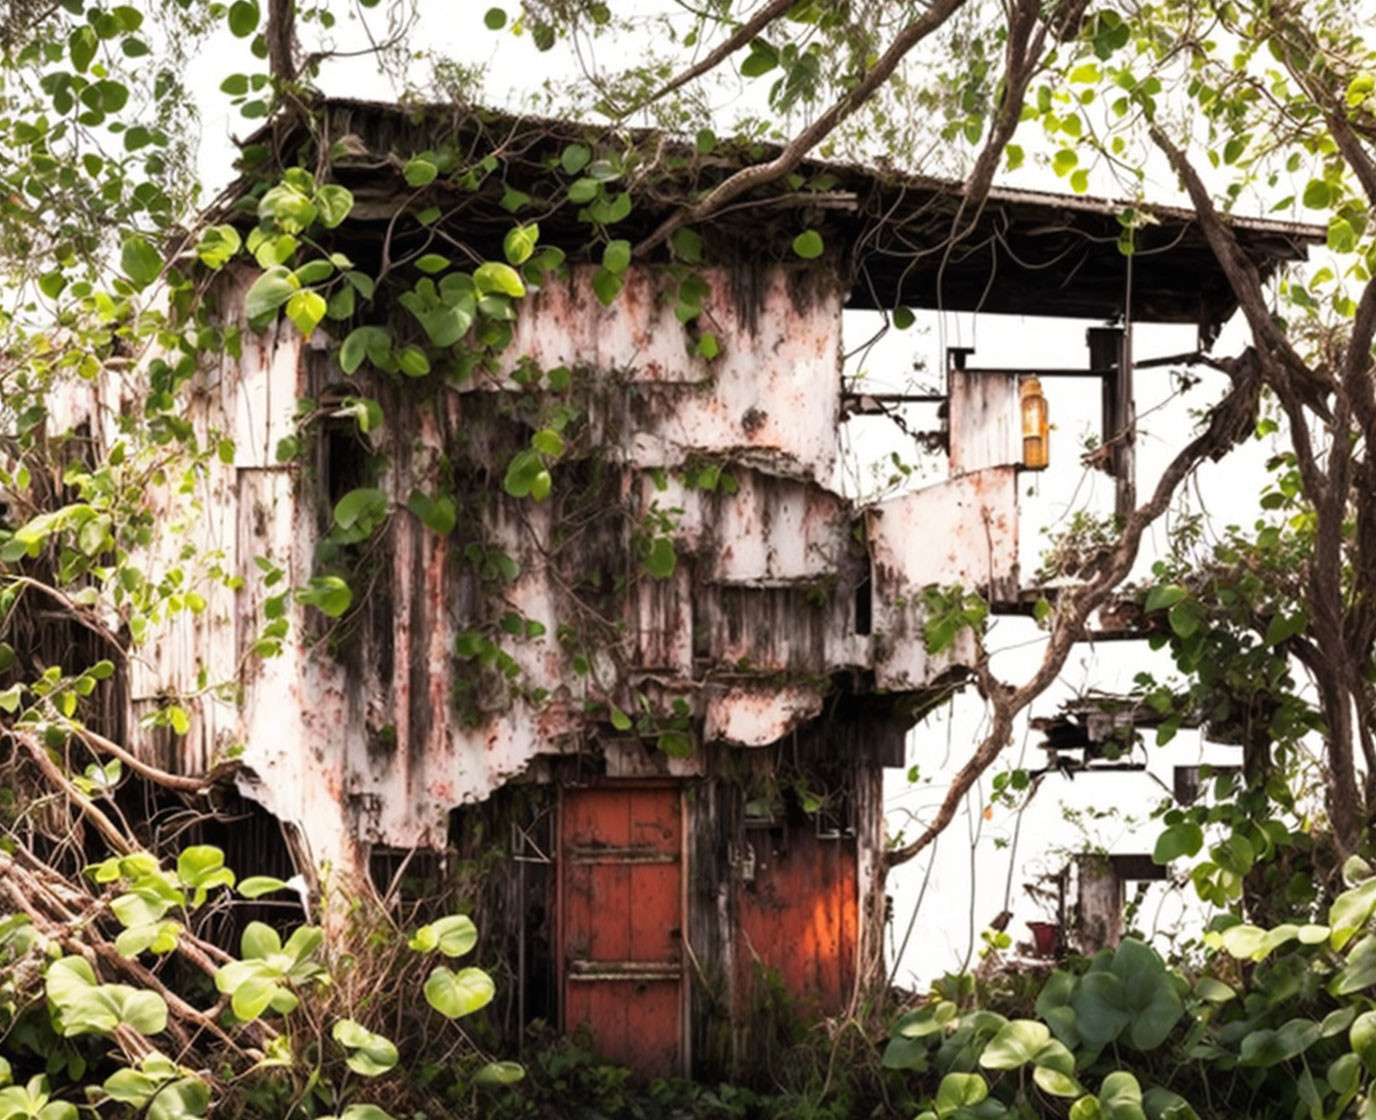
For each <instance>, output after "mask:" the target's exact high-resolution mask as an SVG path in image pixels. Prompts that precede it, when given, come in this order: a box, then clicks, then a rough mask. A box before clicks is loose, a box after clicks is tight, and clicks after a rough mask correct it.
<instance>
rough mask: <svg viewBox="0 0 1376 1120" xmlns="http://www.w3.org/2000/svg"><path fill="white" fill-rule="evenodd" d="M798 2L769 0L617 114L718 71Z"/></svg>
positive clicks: (626, 114) (625, 114) (625, 113)
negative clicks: (670, 77) (693, 60)
mask: <svg viewBox="0 0 1376 1120" xmlns="http://www.w3.org/2000/svg"><path fill="white" fill-rule="evenodd" d="M796 2H797V0H770V3H768V4H766V5H765V6H764V7H763V8H761V9H760V10H759V11H758V12H756V13H755V14H754V15H753V16H751V17H750V18H749V19H748V20H746V22H745V23H743V24H741V25H740V27H738V28H737V29H736V30H735V32H733V33H732V34H731V35H730V36H729V37H728V38H727V39H726V40H725V41H723V42H722V43H721V44H720V45H719V46H718V47H717V48H716V49H715V50H713V51H712V52H711V54H709V55H708V56H707V57H706V58H704V59H703V60H702V61H701V62H697V63H694V64H693V65H692V66H690V67H689V68H688V69H687V70H685V71H683V73H681V74H679V75H678V77H676V78H674V79H673V80H672V81H670V82H667V83H666V84H665V85H662V86H660V87H659V89H657V90H655V91H654V93H652V94H650V95H649V96H648V97H645V98H643V99H642V100H640V101H638V102H637V103H636V104H634V105H632V106H631V107H630V108H629V109H626V110H624V111H623V112H620V113H618V114H617V117H618V118H625V117H629V116H630V115H631V114H632V113H638V112H640V110H642V109H645V108H647V107H649V106H650V105H653V104H654V103H655V102H656V101H658V100H659V99H660V98H662V97H667V96H668V95H669V94H671V93H673V92H674V90H676V89H681V88H682V87H683V86H686V85H687V84H688V83H689V82H693V81H696V80H697V79H698V78H701V77H702V76H703V75H704V74H706V73H708V72H710V71H712V70H715V69H716V68H717V67H718V66H720V65H721V64H722V63H723V62H725V61H726V60H727V59H728V58H730V57H731V56H732V55H733V54H735V52H736V51H738V50H740V49H741V47H743V46H745V44H746V43H748V42H750V40H751V39H753V38H755V36H757V35H758V34H759V33H760V32H761V31H763V30H764V29H765V28H766V27H768V26H769V25H770V24H771V23H773V22H774V21H775V20H776V19H778V18H779V17H780V16H781V15H783V14H784V13H785V12H786V11H788V9H789V8H791V7H793V5H794V4H795V3H796Z"/></svg>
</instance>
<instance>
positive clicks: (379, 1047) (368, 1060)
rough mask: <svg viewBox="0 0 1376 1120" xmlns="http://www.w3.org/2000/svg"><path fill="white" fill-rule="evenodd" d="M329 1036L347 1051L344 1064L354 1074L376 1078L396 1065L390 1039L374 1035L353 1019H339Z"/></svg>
mask: <svg viewBox="0 0 1376 1120" xmlns="http://www.w3.org/2000/svg"><path fill="white" fill-rule="evenodd" d="M330 1036H331V1037H332V1038H333V1039H334V1040H335V1041H336V1042H337V1043H339V1045H340V1046H342V1047H344V1049H345V1050H347V1051H348V1057H347V1058H345V1059H344V1060H345V1062H346V1063H347V1064H348V1066H349V1068H350V1069H351V1070H353V1071H354V1072H355V1073H361V1074H362V1075H363V1076H364V1077H377V1076H378V1075H379V1074H383V1073H386V1072H387V1071H388V1070H389V1069H391V1068H392V1067H393V1066H394V1065H396V1064H397V1057H398V1055H397V1048H396V1047H395V1046H394V1045H393V1044H392V1041H391V1039H389V1038H384V1037H383V1036H382V1035H380V1034H374V1033H373V1032H372V1031H370V1030H369V1029H368V1028H367V1027H365V1026H364V1025H363V1024H362V1023H359V1022H357V1021H356V1020H354V1019H340V1020H339V1021H338V1022H336V1023H335V1025H334V1027H333V1029H332V1030H331V1031H330Z"/></svg>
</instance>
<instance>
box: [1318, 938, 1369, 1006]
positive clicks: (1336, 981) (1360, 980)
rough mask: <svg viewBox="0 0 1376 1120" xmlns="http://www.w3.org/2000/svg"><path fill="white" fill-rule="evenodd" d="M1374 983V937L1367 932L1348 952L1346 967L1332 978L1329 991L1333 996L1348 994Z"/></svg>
mask: <svg viewBox="0 0 1376 1120" xmlns="http://www.w3.org/2000/svg"><path fill="white" fill-rule="evenodd" d="M1373 984H1376V937H1373V936H1372V935H1370V934H1368V935H1367V936H1366V937H1363V938H1362V939H1361V940H1360V941H1358V942H1357V944H1356V946H1355V947H1354V948H1353V950H1352V952H1351V953H1349V954H1348V958H1347V967H1346V968H1344V969H1343V970H1342V971H1341V972H1340V973H1338V975H1337V976H1335V977H1334V978H1333V981H1332V983H1331V984H1330V985H1329V991H1331V992H1332V993H1333V994H1334V995H1335V996H1345V995H1350V994H1351V993H1353V992H1360V991H1361V990H1362V989H1363V988H1369V987H1371V986H1372V985H1373Z"/></svg>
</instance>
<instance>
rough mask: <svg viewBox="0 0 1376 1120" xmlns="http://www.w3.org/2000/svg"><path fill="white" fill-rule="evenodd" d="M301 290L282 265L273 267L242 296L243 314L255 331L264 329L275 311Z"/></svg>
mask: <svg viewBox="0 0 1376 1120" xmlns="http://www.w3.org/2000/svg"><path fill="white" fill-rule="evenodd" d="M300 288H301V282H300V281H299V280H297V279H296V277H295V276H293V275H292V273H291V271H290V270H289V269H287V268H284V267H283V266H282V265H273V267H272V268H270V269H268V270H267V271H266V272H264V273H263V275H261V276H260V277H258V279H257V280H255V281H254V282H253V286H252V287H250V288H249V290H248V292H247V293H245V295H244V314H245V315H246V316H247V317H248V321H249V325H250V326H251V327H254V328H255V329H257V328H260V327H264V326H266V325H267V324H268V322H269V321H270V320H271V319H272V317H273V316H274V315H276V314H277V309H278V308H279V307H281V306H282V305H283V304H284V303H286V302H287V300H289V299H291V297H292V296H294V295H295V294H296V293H297V292H298V291H299V290H300Z"/></svg>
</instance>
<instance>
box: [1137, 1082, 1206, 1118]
mask: <svg viewBox="0 0 1376 1120" xmlns="http://www.w3.org/2000/svg"><path fill="white" fill-rule="evenodd" d="M1142 1110H1143V1111H1144V1112H1145V1113H1146V1114H1147V1120H1199V1113H1197V1112H1196V1111H1195V1110H1194V1109H1193V1108H1192V1107H1191V1106H1190V1102H1189V1101H1187V1100H1186V1099H1185V1098H1184V1097H1182V1096H1181V1095H1180V1094H1179V1093H1172V1092H1171V1091H1170V1090H1169V1089H1162V1088H1161V1087H1160V1086H1157V1087H1155V1088H1151V1089H1148V1090H1147V1091H1146V1092H1145V1093H1143V1094H1142Z"/></svg>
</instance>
